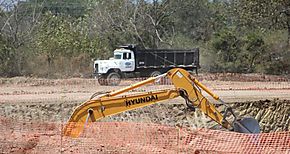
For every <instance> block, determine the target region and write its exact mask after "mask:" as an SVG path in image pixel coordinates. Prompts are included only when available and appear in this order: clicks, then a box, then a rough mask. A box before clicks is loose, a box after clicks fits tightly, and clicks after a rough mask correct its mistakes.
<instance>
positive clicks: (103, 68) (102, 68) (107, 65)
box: [94, 48, 135, 84]
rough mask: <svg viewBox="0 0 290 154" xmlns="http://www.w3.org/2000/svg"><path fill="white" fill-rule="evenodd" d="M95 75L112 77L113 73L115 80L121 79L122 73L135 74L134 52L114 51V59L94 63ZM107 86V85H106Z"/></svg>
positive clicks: (125, 50) (126, 50) (120, 49)
mask: <svg viewBox="0 0 290 154" xmlns="http://www.w3.org/2000/svg"><path fill="white" fill-rule="evenodd" d="M94 69H95V72H94V74H95V75H96V76H100V75H104V74H106V76H110V74H112V73H113V75H114V79H115V80H117V78H121V75H120V74H121V72H133V71H134V70H135V57H134V52H133V51H132V50H128V49H124V48H119V49H116V50H114V57H112V58H110V59H109V60H96V61H94ZM104 84H105V83H104Z"/></svg>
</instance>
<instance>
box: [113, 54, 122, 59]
mask: <svg viewBox="0 0 290 154" xmlns="http://www.w3.org/2000/svg"><path fill="white" fill-rule="evenodd" d="M121 58H122V55H121V54H115V55H114V59H121Z"/></svg>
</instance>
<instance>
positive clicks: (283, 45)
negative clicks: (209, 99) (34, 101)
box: [0, 0, 290, 77]
mask: <svg viewBox="0 0 290 154" xmlns="http://www.w3.org/2000/svg"><path fill="white" fill-rule="evenodd" d="M289 2H290V1H289V0H269V1H264V0H227V1H221V0H214V1H208V0H199V1H194V0H176V1H171V0H153V1H146V0H109V1H101V0H84V1H83V0H73V1H71V0H69V1H68V0H65V1H53V0H46V1H44V0H40V1H39V0H37V1H36V0H28V1H21V2H19V3H17V4H16V5H15V6H13V7H11V8H10V10H5V11H3V10H2V9H4V8H5V6H2V7H0V9H1V10H0V21H1V22H0V27H1V31H0V32H1V33H0V34H1V37H0V60H1V63H0V76H15V75H36V76H42V77H70V76H78V75H76V74H90V73H91V72H92V59H104V58H108V57H110V56H111V55H112V50H113V49H114V48H116V47H117V46H119V45H123V44H138V45H140V46H143V47H145V48H187V49H188V48H193V47H200V49H201V50H200V53H201V64H202V70H203V71H209V72H239V73H240V72H242V73H252V72H257V73H269V74H287V73H289V71H290V61H289V60H288V59H289V57H290V3H289ZM3 4H4V3H3ZM0 5H1V4H0Z"/></svg>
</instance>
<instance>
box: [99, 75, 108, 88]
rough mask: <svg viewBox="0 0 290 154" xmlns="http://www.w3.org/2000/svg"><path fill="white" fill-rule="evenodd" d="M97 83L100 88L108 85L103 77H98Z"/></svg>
mask: <svg viewBox="0 0 290 154" xmlns="http://www.w3.org/2000/svg"><path fill="white" fill-rule="evenodd" d="M98 82H99V84H100V85H101V86H106V85H108V82H107V79H106V78H104V77H99V78H98Z"/></svg>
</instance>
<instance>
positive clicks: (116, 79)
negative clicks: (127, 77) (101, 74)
mask: <svg viewBox="0 0 290 154" xmlns="http://www.w3.org/2000/svg"><path fill="white" fill-rule="evenodd" d="M120 82H121V75H120V74H119V73H117V72H112V73H110V74H109V75H108V76H107V84H108V85H109V86H118V85H119V84H120Z"/></svg>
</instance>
